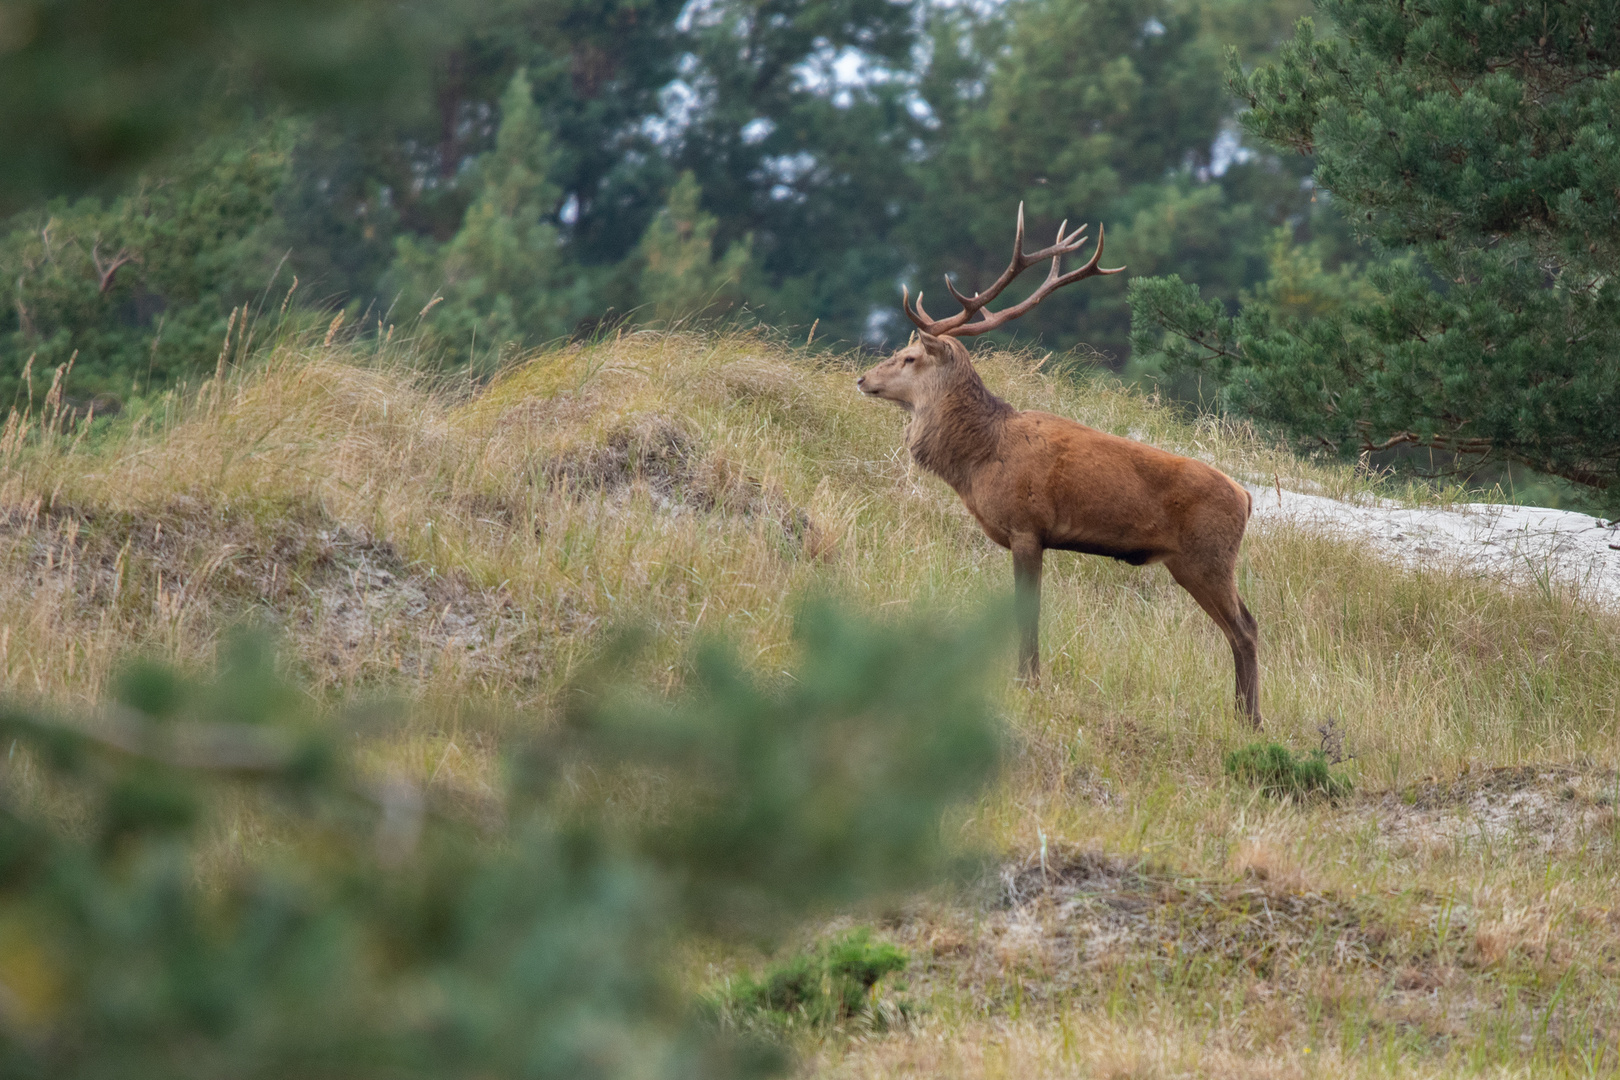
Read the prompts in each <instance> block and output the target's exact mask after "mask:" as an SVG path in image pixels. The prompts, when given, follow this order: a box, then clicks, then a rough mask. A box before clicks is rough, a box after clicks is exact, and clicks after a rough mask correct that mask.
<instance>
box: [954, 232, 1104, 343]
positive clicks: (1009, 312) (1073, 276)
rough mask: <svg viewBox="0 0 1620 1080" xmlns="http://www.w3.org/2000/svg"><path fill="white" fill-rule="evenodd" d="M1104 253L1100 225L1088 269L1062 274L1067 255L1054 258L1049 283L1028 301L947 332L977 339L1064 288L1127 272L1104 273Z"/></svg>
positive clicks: (1042, 285)
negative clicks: (1084, 280)
mask: <svg viewBox="0 0 1620 1080" xmlns="http://www.w3.org/2000/svg"><path fill="white" fill-rule="evenodd" d="M1102 251H1103V228H1102V226H1101V225H1099V226H1098V227H1097V247H1096V250H1095V251H1093V252H1092V253H1091V258H1090V259H1088V260H1086V264H1085V265H1084V266H1080V267H1077V268H1075V269H1073V270H1070V271H1069V272H1068V273H1067V274H1065V273H1062V272H1061V271H1062V268H1063V253H1059V254H1057V255H1054V256H1053V257H1052V268H1051V269H1050V270H1048V271H1047V273H1046V280H1045V281H1043V282H1041V285H1040V288H1038V289H1036V290H1035V291H1034V292H1033V293H1031V294H1030V295H1029V296H1027V297H1026V298H1025V299H1024V300H1022V301H1021V302H1019V303H1017V304H1014V305H1013V306H1012V307H1010V308H1003V309H1002V310H1000V311H992V312H986V313H985V316H984V318H983V319H981V320H979V321H978V322H976V323H972V324H971V325H967V326H961V327H953V328H952V329H951V330H949V331H945V332H946V333H950V334H951V335H952V336H954V337H977V336H978V335H980V334H985V333H989V332H990V331H991V330H994V329H996V328H997V327H999V326H1004V325H1005V324H1007V323H1010V322H1012V321H1013V320H1014V319H1016V318H1018V317H1019V316H1020V315H1022V314H1024V312H1026V311H1028V310H1029V309H1030V308H1032V307H1034V306H1035V305H1036V304H1039V303H1040V302H1041V301H1042V300H1045V299H1046V298H1047V297H1048V296H1050V295H1052V293H1053V292H1055V291H1057V290H1058V289H1061V288H1062V287H1063V286H1065V285H1068V284H1069V283H1071V282H1075V281H1080V280H1082V279H1083V278H1088V277H1096V276H1101V275H1105V274H1117V273H1119V272H1120V271H1122V270H1124V269H1125V268H1124V267H1123V266H1116V267H1114V268H1113V269H1111V270H1104V269H1102V268H1100V267H1098V265H1097V262H1098V260H1099V259H1101V258H1102Z"/></svg>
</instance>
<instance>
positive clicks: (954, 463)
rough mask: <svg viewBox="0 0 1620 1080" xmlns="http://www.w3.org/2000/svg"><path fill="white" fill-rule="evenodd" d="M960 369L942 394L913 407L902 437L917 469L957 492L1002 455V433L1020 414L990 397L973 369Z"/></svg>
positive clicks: (1004, 403) (988, 391) (1001, 401)
mask: <svg viewBox="0 0 1620 1080" xmlns="http://www.w3.org/2000/svg"><path fill="white" fill-rule="evenodd" d="M962 368H963V371H962V374H961V376H959V377H958V378H957V379H955V380H954V381H953V382H952V384H951V385H950V386H949V387H948V388H946V390H945V392H943V393H941V394H939V395H938V396H937V397H935V398H933V399H932V400H929V401H926V402H919V403H918V404H917V405H916V407H915V409H914V411H913V412H912V416H911V425H910V427H909V428H908V429H907V432H906V445H907V446H908V447H909V448H910V450H911V456H912V457H913V458H915V459H916V461H917V464H919V465H921V466H922V467H923V468H925V469H927V470H928V471H929V472H931V473H933V474H934V475H935V476H938V477H939V478H940V479H942V480H944V481H945V482H946V483H947V484H949V485H951V487H953V488H955V489H956V490H957V491H962V490H963V489H964V488H966V487H967V485H968V481H969V479H970V478H971V477H972V475H973V471H974V469H976V468H978V467H979V466H980V465H982V464H984V463H985V462H987V461H991V460H993V459H994V458H995V457H996V456H997V455H998V454H999V453H1000V450H1001V433H1002V429H1003V427H1004V426H1005V425H1006V422H1007V421H1008V420H1009V419H1011V418H1012V417H1013V416H1014V415H1016V414H1017V412H1018V410H1017V409H1014V408H1013V407H1012V406H1011V405H1009V404H1007V403H1006V402H1005V401H1003V400H1001V399H1000V398H998V397H996V395H994V394H992V393H991V392H990V390H989V388H987V387H986V386H985V385H984V382H983V381H982V380H981V379H980V378H979V373H978V372H976V371H974V370H973V367H972V365H970V364H963V365H962Z"/></svg>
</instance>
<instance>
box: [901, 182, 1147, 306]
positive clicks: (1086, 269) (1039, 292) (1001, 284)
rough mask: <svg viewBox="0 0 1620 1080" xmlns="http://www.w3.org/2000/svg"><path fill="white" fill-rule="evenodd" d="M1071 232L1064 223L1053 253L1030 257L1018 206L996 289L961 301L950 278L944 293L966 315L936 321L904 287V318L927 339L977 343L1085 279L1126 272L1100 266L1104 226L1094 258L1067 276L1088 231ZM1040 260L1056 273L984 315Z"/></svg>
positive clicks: (1021, 208)
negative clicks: (1069, 259)
mask: <svg viewBox="0 0 1620 1080" xmlns="http://www.w3.org/2000/svg"><path fill="white" fill-rule="evenodd" d="M1068 227H1069V222H1068V219H1064V222H1063V224H1061V225H1059V226H1058V231H1057V243H1055V244H1053V245H1052V246H1051V247H1048V248H1042V249H1041V250H1040V251H1036V252H1033V253H1031V252H1027V251H1025V250H1024V204H1023V203H1019V204H1018V231H1017V233H1016V234H1015V235H1014V237H1013V257H1012V262H1010V263H1008V264H1007V269H1005V270H1003V271H1002V272H1001V276H1000V277H998V278H996V280H995V283H994V284H992V285H991V286H990V287H989V288H988V289H986V290H985V291H984V292H976V293H974V294H973V295H972V296H963V295H962V294H961V293H959V292H957V291H956V286H955V285H952V284H951V276H950V275H949V274H946V275H945V287H946V288H947V289H949V290H950V291H951V295H952V296H954V297H955V298H956V301H957V303H959V304H961V305H962V310H961V311H960V312H959V313H957V314H955V315H952V316H949V317H948V318H944V319H936V318H933V317H932V316H931V315H929V314H928V312H926V311H924V310H923V306H922V293H921V292H919V293H917V300H916V302H915V303H913V302H912V301H911V298H910V294H909V292H907V290H906V288H905V286H901V290H900V303H901V306H902V307H904V308H905V311H906V318H908V319H910V320H911V321H912V322H913V323H914V324H916V326H917V329H919V330H921V331H922V332H923V333H925V334H933V335H935V336H947V335H948V336H950V337H976V336H978V335H979V334H984V333H988V332H990V331H991V330H994V329H996V328H997V327H999V326H1002V325H1004V324H1006V323H1009V322H1011V321H1012V320H1014V319H1016V318H1018V316H1020V315H1022V314H1023V313H1024V312H1026V311H1028V310H1029V309H1030V308H1032V307H1034V306H1035V305H1036V304H1039V303H1040V302H1041V301H1042V300H1045V299H1046V298H1047V297H1048V296H1050V295H1051V294H1052V293H1053V292H1054V291H1055V290H1057V289H1060V288H1062V287H1063V286H1065V285H1067V284H1069V283H1070V282H1071V281H1079V280H1081V279H1082V278H1088V277H1094V276H1096V275H1099V274H1117V273H1119V272H1120V271H1121V270H1123V269H1125V268H1124V267H1123V266H1116V267H1114V268H1113V269H1112V270H1104V269H1102V268H1101V267H1099V266H1098V265H1097V260H1098V259H1101V258H1102V252H1103V230H1102V226H1101V225H1099V226H1097V249H1096V250H1095V251H1093V252H1092V253H1091V258H1090V260H1088V261H1087V262H1086V264H1085V265H1084V266H1082V267H1079V268H1078V269H1075V270H1070V271H1069V272H1068V273H1067V274H1065V273H1064V272H1063V256H1065V255H1071V254H1073V253H1074V252H1076V251H1079V250H1080V249H1081V248H1082V247H1084V246H1085V244H1086V227H1085V226H1084V225H1082V226H1080V227H1079V228H1078V229H1076V230H1074V232H1072V233H1068V234H1066V235H1065V232H1064V230H1066V229H1067V228H1068ZM1042 259H1051V260H1052V269H1051V270H1050V271H1049V272H1048V273H1047V275H1046V280H1045V281H1043V282H1041V287H1040V288H1038V289H1036V290H1035V291H1034V292H1033V293H1031V294H1030V295H1029V296H1028V297H1027V298H1026V299H1024V300H1023V301H1021V302H1020V303H1017V304H1014V305H1013V306H1012V307H1010V308H1003V309H1001V310H1000V311H985V310H984V308H985V305H986V304H988V303H990V301H992V300H994V299H995V298H996V297H998V296H1000V295H1001V290H1003V289H1005V288H1006V287H1007V286H1008V285H1009V284H1011V283H1012V280H1013V278H1015V277H1017V276H1018V275H1019V274H1022V273H1023V272H1024V271H1025V270H1027V269H1029V268H1030V267H1031V266H1034V265H1035V264H1036V263H1038V262H1040V261H1041V260H1042ZM975 315H979V316H981V318H980V319H979V321H978V322H972V321H971V320H972V319H973V317H974V316H975Z"/></svg>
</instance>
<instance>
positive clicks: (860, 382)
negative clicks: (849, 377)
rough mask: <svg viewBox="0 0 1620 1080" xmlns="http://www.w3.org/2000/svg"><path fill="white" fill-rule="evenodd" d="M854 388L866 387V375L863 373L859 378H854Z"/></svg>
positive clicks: (862, 388)
mask: <svg viewBox="0 0 1620 1080" xmlns="http://www.w3.org/2000/svg"><path fill="white" fill-rule="evenodd" d="M855 389H857V390H864V389H866V376H865V375H862V376H861V377H860V378H858V379H856V380H855Z"/></svg>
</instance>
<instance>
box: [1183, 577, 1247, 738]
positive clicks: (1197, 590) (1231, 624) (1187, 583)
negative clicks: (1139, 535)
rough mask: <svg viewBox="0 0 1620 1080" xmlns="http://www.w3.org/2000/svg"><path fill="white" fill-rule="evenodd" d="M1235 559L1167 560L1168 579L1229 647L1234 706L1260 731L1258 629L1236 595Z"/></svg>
mask: <svg viewBox="0 0 1620 1080" xmlns="http://www.w3.org/2000/svg"><path fill="white" fill-rule="evenodd" d="M1235 563H1236V559H1232V560H1230V561H1228V560H1226V559H1221V560H1213V559H1211V560H1199V559H1196V558H1189V557H1187V556H1185V555H1177V556H1175V557H1173V558H1169V559H1166V560H1165V562H1164V566H1165V569H1167V570H1169V571H1170V576H1171V577H1173V578H1175V579H1176V584H1178V585H1180V586H1181V587H1182V588H1183V589H1186V590H1187V591H1188V592H1189V593H1191V594H1192V598H1193V599H1194V600H1196V601H1198V606H1199V607H1201V608H1203V609H1204V611H1205V612H1206V613H1207V614H1208V615H1209V617H1210V618H1211V619H1214V620H1215V625H1216V626H1219V627H1220V628H1221V633H1223V634H1225V635H1226V640H1227V642H1229V643H1230V644H1231V646H1232V664H1233V666H1234V668H1236V673H1237V704H1238V708H1239V709H1241V710H1242V711H1243V713H1244V715H1246V716H1247V717H1248V718H1249V722H1250V723H1252V724H1253V725H1254V726H1255V729H1256V730H1258V729H1259V727H1260V625H1259V624H1258V623H1257V622H1255V620H1254V616H1253V615H1250V614H1249V609H1248V607H1247V606H1246V605H1245V604H1244V603H1243V598H1242V597H1240V596H1238V591H1237V567H1236V565H1235Z"/></svg>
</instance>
